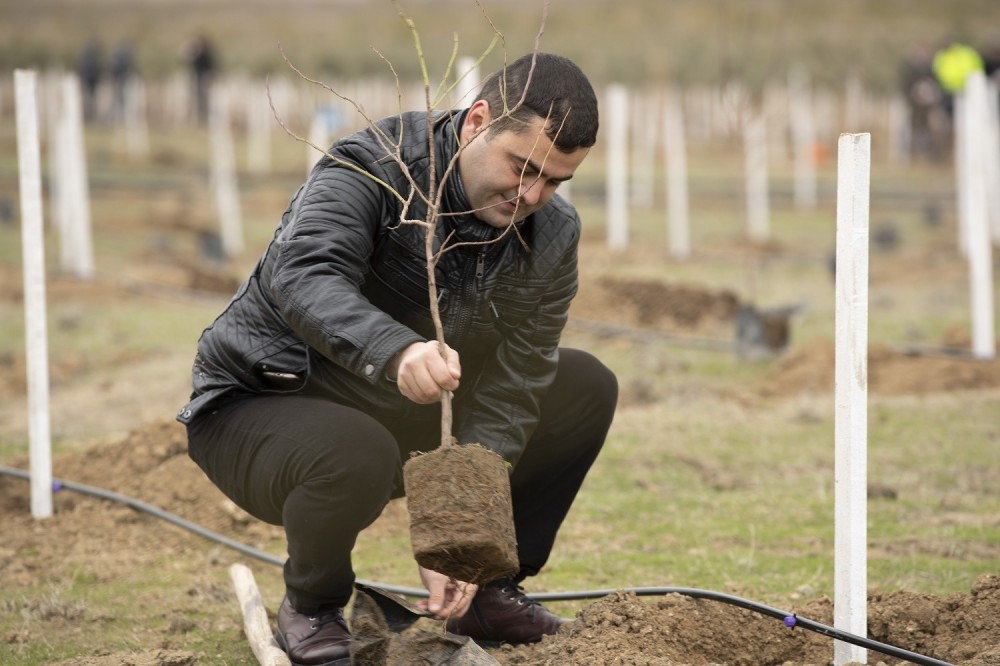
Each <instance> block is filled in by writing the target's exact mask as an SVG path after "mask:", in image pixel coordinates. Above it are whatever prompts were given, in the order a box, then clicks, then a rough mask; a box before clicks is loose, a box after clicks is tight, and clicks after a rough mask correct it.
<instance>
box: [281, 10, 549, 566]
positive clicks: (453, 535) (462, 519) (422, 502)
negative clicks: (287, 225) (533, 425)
mask: <svg viewBox="0 0 1000 666" xmlns="http://www.w3.org/2000/svg"><path fill="white" fill-rule="evenodd" d="M478 4H479V3H478V2H477V5H478ZM394 6H395V7H396V10H397V13H398V14H399V16H400V18H401V19H402V20H403V21H404V22H405V23H406V25H407V27H408V29H409V30H410V34H411V36H412V38H413V43H414V47H415V51H416V57H417V60H418V63H419V65H420V71H421V75H422V78H423V89H424V102H425V105H426V110H427V121H426V122H427V141H428V156H429V164H428V174H429V175H428V178H427V184H426V186H423V187H422V186H421V184H420V183H419V182H418V179H417V178H416V177H415V176H414V175H413V173H412V172H411V170H410V167H409V165H408V164H407V163H406V162H405V161H404V158H403V154H402V145H403V137H402V136H398V137H396V136H391V135H390V134H388V133H387V132H386V131H385V130H384V129H383V128H381V127H380V126H379V125H378V124H377V123H376V122H375V121H374V120H373V119H372V118H371V117H369V116H368V115H367V114H366V112H365V111H364V109H363V108H362V107H361V105H360V104H359V103H358V102H357V101H356V100H353V99H351V98H349V97H347V96H346V95H344V94H341V93H340V92H338V91H337V90H335V89H334V88H332V87H330V86H328V85H326V84H324V83H322V82H320V81H317V80H315V79H312V78H309V77H308V76H306V75H305V74H304V73H302V72H301V71H300V70H299V69H298V68H296V67H295V66H294V65H293V64H292V63H291V62H290V61H289V60H288V58H287V57H286V56H285V54H284V52H283V51H282V57H283V58H284V60H285V62H286V63H287V64H288V66H289V67H290V68H291V69H292V70H293V71H295V72H296V74H298V75H299V76H300V77H301V78H302V79H304V80H305V81H307V82H309V83H311V84H314V85H318V86H320V87H322V88H323V89H325V90H326V91H328V92H330V93H331V94H333V95H335V96H336V97H338V98H340V99H342V100H344V101H345V102H347V103H349V104H351V105H352V106H353V107H354V109H355V110H356V111H357V112H358V113H359V114H360V115H361V116H362V117H363V118H364V120H365V122H366V123H367V126H368V129H369V131H370V132H371V133H372V134H373V135H374V136H375V137H376V140H377V141H378V142H379V144H380V146H381V147H382V149H384V151H385V159H388V160H392V161H393V162H394V163H395V165H396V166H397V167H398V168H399V170H400V172H401V173H402V174H403V176H404V178H405V180H406V182H407V184H408V186H409V189H408V190H407V191H406V192H405V193H404V192H401V191H399V190H397V189H396V188H394V187H393V186H392V185H390V184H389V183H387V182H385V181H383V180H380V179H379V178H378V177H377V176H376V175H374V174H372V173H371V172H369V171H367V170H365V169H363V168H362V167H360V166H358V165H357V164H354V163H351V162H348V161H346V160H343V159H341V158H339V157H337V156H336V155H334V154H331V152H329V151H328V150H326V149H324V148H322V147H320V146H316V145H314V144H312V143H310V142H309V141H308V140H307V139H305V138H303V137H301V136H299V135H298V134H296V133H294V132H293V131H291V130H290V129H289V128H288V127H287V125H286V124H285V123H284V122H283V121H282V120H281V118H280V117H279V116H278V114H277V112H276V111H275V110H274V106H273V103H272V107H271V108H272V112H273V113H274V115H275V118H276V119H277V121H278V123H279V124H280V125H281V127H282V128H283V129H284V130H285V132H286V133H288V134H289V135H290V136H292V137H293V138H295V139H296V140H298V141H300V142H303V143H306V144H308V145H310V146H312V148H314V149H316V150H318V151H320V152H321V153H323V154H324V155H326V156H327V157H328V158H329V159H330V160H331V162H332V164H333V165H334V166H337V167H344V168H349V169H352V170H354V171H356V172H358V173H359V174H362V175H363V176H365V177H367V178H370V179H372V180H373V181H375V182H376V183H378V184H379V185H380V186H381V187H383V188H384V189H385V190H386V191H387V192H388V193H389V194H390V195H391V196H392V197H394V198H395V199H396V200H397V201H398V202H399V203H400V205H401V213H400V215H399V221H398V223H399V224H400V225H417V226H419V227H421V228H422V229H423V231H424V241H425V243H424V255H425V261H426V276H427V291H428V293H427V297H428V306H429V311H430V319H431V321H432V323H433V327H434V331H435V336H436V339H437V343H438V348H439V349H440V350H441V353H442V356H443V355H444V354H445V350H446V340H445V334H444V326H443V323H442V320H441V313H440V308H439V305H438V284H437V278H436V271H435V269H436V268H437V266H438V264H439V262H440V261H441V258H442V257H443V256H444V255H445V254H446V253H448V252H451V251H454V250H457V249H458V248H461V247H467V246H470V245H483V244H488V243H496V242H499V241H500V240H501V239H504V238H506V237H507V236H508V234H514V235H517V234H518V231H517V227H516V226H515V224H514V222H515V219H514V217H513V215H512V217H511V221H510V224H509V225H507V226H506V227H505V228H504V229H503V231H502V233H501V234H499V235H498V237H496V238H494V239H492V240H488V241H479V242H461V241H457V240H455V239H454V238H453V237H452V234H448V235H447V236H446V237H445V238H444V239H442V240H441V241H440V242H438V233H437V232H438V223H439V220H440V218H441V216H442V214H443V213H442V208H443V205H444V199H443V193H444V191H445V185H446V183H447V182H448V181H449V179H451V178H452V177H455V176H456V172H457V168H458V161H459V157H460V156H461V154H462V152H463V150H464V145H463V144H462V143H461V142H460V141H459V137H458V136H457V134H458V129H457V128H456V129H455V130H454V131H455V132H456V136H455V140H456V142H457V143H458V144H459V145H458V148H457V150H456V152H455V154H454V155H453V156H452V157H451V159H449V160H448V162H447V163H446V164H438V162H437V150H436V146H435V139H434V131H433V125H434V122H435V119H436V118H437V117H439V116H440V114H441V113H451V111H438V109H439V108H440V106H441V105H442V104H443V103H444V102H446V101H447V100H448V99H449V96H450V94H451V93H452V91H453V90H454V89H455V88H456V86H457V85H458V84H459V83H460V82H461V75H460V76H459V77H458V78H457V79H456V80H454V81H452V78H453V76H452V69H453V67H454V63H455V62H456V57H457V53H458V40H457V38H456V39H455V40H454V43H453V48H452V53H451V56H450V58H449V60H448V64H447V69H446V72H445V75H444V77H443V78H442V81H441V83H440V84H438V85H437V86H436V87H435V86H432V83H431V77H430V74H429V71H428V66H427V59H426V57H425V54H424V51H423V47H422V45H421V41H420V37H419V34H418V31H417V29H416V26H415V24H414V22H413V20H412V19H411V18H409V17H408V16H407V15H406V14H405V13H404V12H403V11H402V10H401V8H400V7H399V5H398V4H396V3H394ZM480 8H481V5H480ZM546 14H547V4H546V6H545V11H544V12H543V16H542V27H543V28H544V23H545V17H546ZM483 15H484V16H485V18H486V20H487V21H488V22H489V24H490V26H491V28H492V30H493V32H494V37H493V39H492V41H491V43H490V45H489V47H488V48H487V49H485V50H484V52H483V53H482V55H480V57H479V58H478V60H477V61H476V65H477V66H478V65H479V64H480V63H481V62H482V61H483V60H484V59H485V58H486V56H487V55H489V53H490V52H491V51H492V50H493V49H494V48H495V46H496V44H497V43H498V42H503V35H502V34H501V33H500V32H499V31H498V30H497V29H496V27H495V26H494V24H493V23H492V21H491V20H490V19H489V17H488V16H487V15H486V13H485V11H484V12H483ZM541 35H542V29H540V30H539V31H538V33H537V35H536V39H535V48H534V51H533V53H535V54H537V52H538V42H539V40H540V38H541ZM375 52H376V54H377V55H378V56H379V57H380V58H381V59H382V60H383V61H384V62H385V63H386V64H387V66H388V67H389V69H390V71H391V72H392V75H393V77H394V79H395V81H396V87H397V91H398V90H400V81H399V76H398V74H397V73H396V70H395V68H394V67H393V66H392V63H390V62H389V61H388V59H386V58H385V57H384V56H383V55H382V54H381V53H379V52H378V51H377V50H375ZM504 55H505V62H506V52H505V54H504ZM533 71H534V61H533V62H532V67H531V70H530V71H529V74H528V78H527V82H526V84H525V90H524V92H523V93H522V95H521V98H520V99H519V100H518V101H517V102H516V103H515V104H514V105H513V106H509V107H508V106H507V102H506V100H507V95H506V94H501V99H503V100H505V102H504V104H505V108H503V109H500V110H493V115H492V116H491V120H490V122H489V123H488V124H487V125H486V126H484V127H483V128H481V129H480V130H479V131H478V134H481V133H484V132H488V131H489V130H490V128H491V127H492V126H493V125H494V124H495V123H497V122H498V121H500V120H501V119H504V118H506V117H508V116H509V115H510V114H511V113H513V112H514V111H516V110H517V109H518V107H519V106H520V105H521V104H522V103H523V101H524V96H525V95H526V94H527V89H528V86H529V85H530V81H531V75H532V73H533ZM498 83H499V85H500V86H505V85H506V81H505V76H500V77H499V81H498ZM501 92H502V93H506V90H503V91H501ZM268 98H269V100H270V95H268ZM497 111H499V112H497ZM546 120H547V119H546ZM542 126H543V127H544V126H545V123H543V125H542ZM453 127H454V125H453ZM478 134H477V136H478ZM439 173H440V178H439V177H438V174H439ZM521 178H522V180H523V179H524V178H525V173H523V172H522V174H521ZM519 191H520V188H519ZM415 202H420V203H421V204H422V206H423V207H425V208H426V212H425V213H424V216H423V218H422V219H420V218H417V217H411V215H410V211H411V207H413V204H414V203H415ZM477 212H479V209H477V210H469V211H449V212H448V214H475V213H477ZM517 238H518V241H519V242H521V243H522V245H525V243H524V240H523V239H522V238H520V236H517ZM525 246H526V245H525ZM440 402H441V438H440V442H439V445H438V446H437V447H436V449H434V450H432V451H430V452H428V453H423V454H418V455H415V456H412V457H411V458H410V459H408V460H407V461H406V464H405V465H404V469H403V472H404V482H405V485H406V493H407V498H408V508H409V511H410V533H411V541H412V546H413V551H414V555H415V557H416V560H417V562H418V564H420V565H421V566H423V567H425V568H428V569H432V570H435V571H438V572H441V573H444V574H446V575H449V576H452V577H453V578H455V579H457V580H462V581H467V582H473V583H485V582H489V581H490V580H494V579H496V578H500V577H503V576H506V575H511V574H513V573H515V572H516V571H517V570H518V561H517V548H516V545H517V542H516V535H515V531H514V525H513V512H512V509H511V497H510V479H509V465H508V464H507V463H506V461H504V459H503V458H502V457H500V456H499V455H498V454H496V453H495V452H493V451H491V450H490V449H489V448H487V446H484V445H488V443H465V444H461V445H460V444H459V443H458V442H457V441H456V439H455V438H454V436H453V435H452V420H453V416H452V395H451V393H450V392H449V391H442V393H441V400H440Z"/></svg>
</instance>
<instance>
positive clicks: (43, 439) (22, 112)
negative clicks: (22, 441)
mask: <svg viewBox="0 0 1000 666" xmlns="http://www.w3.org/2000/svg"><path fill="white" fill-rule="evenodd" d="M14 85H15V89H16V92H15V95H16V99H17V162H18V179H19V181H20V192H21V244H22V248H23V255H24V320H25V344H26V346H27V351H26V355H27V366H28V432H29V446H30V466H31V515H32V516H34V517H35V518H48V517H50V516H51V515H52V438H51V433H50V422H49V351H48V329H47V325H46V318H45V241H44V238H43V232H42V169H41V158H40V148H39V138H38V92H37V88H38V86H37V75H36V73H35V72H34V71H32V70H23V69H18V70H15V71H14Z"/></svg>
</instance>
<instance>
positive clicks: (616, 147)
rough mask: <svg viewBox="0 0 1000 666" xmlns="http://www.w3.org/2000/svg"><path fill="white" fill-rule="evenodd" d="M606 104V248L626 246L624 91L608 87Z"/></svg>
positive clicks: (622, 88) (626, 152)
mask: <svg viewBox="0 0 1000 666" xmlns="http://www.w3.org/2000/svg"><path fill="white" fill-rule="evenodd" d="M607 96H608V97H607V100H608V114H607V115H608V139H607V146H608V163H607V164H608V172H607V176H606V178H607V193H608V203H607V234H608V246H609V247H610V248H611V249H613V250H624V249H625V248H626V246H628V91H627V90H626V89H625V86H623V85H620V84H612V85H611V86H610V87H609V88H608V91H607Z"/></svg>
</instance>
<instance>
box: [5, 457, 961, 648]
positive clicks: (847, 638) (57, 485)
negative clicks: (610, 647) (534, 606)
mask: <svg viewBox="0 0 1000 666" xmlns="http://www.w3.org/2000/svg"><path fill="white" fill-rule="evenodd" d="M0 474H5V475H7V476H13V477H16V478H20V479H24V480H29V481H30V480H31V475H30V474H29V473H28V472H26V471H24V470H20V469H16V468H14V467H7V466H5V465H0ZM62 489H65V490H72V491H75V492H78V493H81V494H84V495H90V496H92V497H98V498H101V499H107V500H111V501H113V502H119V503H121V504H125V505H127V506H130V507H132V508H133V509H138V510H139V511H143V512H146V513H149V514H150V515H153V516H156V517H157V518H160V519H162V520H165V521H167V522H170V523H173V524H174V525H177V526H178V527H183V528H184V529H186V530H188V531H190V532H193V533H195V534H197V535H199V536H203V537H205V538H206V539H209V540H211V541H214V542H216V543H218V544H221V545H223V546H226V547H228V548H231V549H233V550H236V551H237V552H240V553H243V554H244V555H247V556H249V557H252V558H254V559H257V560H260V561H262V562H267V563H268V564H274V565H277V566H279V567H280V566H284V563H285V560H284V559H282V558H279V557H276V556H274V555H271V554H270V553H267V552H265V551H262V550H258V549H256V548H253V547H252V546H247V545H246V544H243V543H240V542H238V541H235V540H233V539H230V538H229V537H226V536H223V535H221V534H217V533H215V532H212V531H211V530H208V529H206V528H204V527H202V526H200V525H197V524H195V523H192V522H190V521H187V520H184V519H183V518H180V517H179V516H176V515H174V514H171V513H169V512H167V511H164V510H162V509H159V508H157V507H155V506H152V505H151V504H147V503H145V502H143V501H141V500H137V499H134V498H132V497H128V496H126V495H121V494H118V493H115V492H112V491H110V490H103V489H101V488H95V487H94V486H88V485H84V484H81V483H75V482H72V481H62V480H53V482H52V490H53V491H56V490H62ZM356 582H357V584H358V585H359V586H363V587H365V588H368V590H369V591H374V590H377V591H381V592H386V593H389V594H390V595H403V596H404V597H416V598H426V597H427V596H428V593H427V590H423V589H420V588H415V587H400V586H397V585H385V584H383V583H379V582H375V581H368V580H362V579H358V580H357V581H356ZM615 592H631V593H633V594H635V595H636V596H664V595H667V594H680V595H683V596H687V597H692V598H695V599H710V600H712V601H720V602H722V603H726V604H730V605H733V606H738V607H740V608H745V609H747V610H751V611H754V612H756V613H761V614H762V615H768V616H770V617H773V618H776V619H778V620H781V622H782V624H783V625H784V626H786V627H788V628H789V629H795V628H796V627H801V628H803V629H808V630H809V631H814V632H816V633H818V634H822V635H824V636H828V637H830V638H833V639H834V640H839V641H843V642H845V643H851V644H852V645H857V646H858V647H863V648H866V649H869V650H874V651H876V652H880V653H882V654H885V655H888V656H890V657H895V658H897V659H904V660H906V661H909V662H911V663H913V664H917V665H918V666H954V664H951V663H949V662H947V661H941V660H940V659H935V658H933V657H928V656H925V655H922V654H918V653H916V652H910V651H909V650H904V649H903V648H900V647H896V646H895V645H889V644H887V643H881V642H879V641H876V640H872V639H870V638H867V637H864V636H858V635H856V634H851V633H849V632H846V631H842V630H840V629H836V628H835V627H830V626H828V625H825V624H821V623H819V622H814V621H813V620H809V619H807V618H804V617H802V616H800V615H795V614H793V613H789V612H787V611H783V610H779V609H777V608H772V607H771V606H767V605H764V604H761V603H758V602H756V601H750V600H748V599H743V598H741V597H736V596H733V595H731V594H725V593H723V592H715V591H713V590H702V589H698V588H693V587H626V588H618V589H601V590H579V591H571V592H542V593H537V594H529V595H527V596H528V597H529V598H531V599H534V600H536V601H575V600H585V599H600V598H602V597H606V596H608V595H609V594H614V593H615ZM390 605H391V606H399V605H400V604H399V601H398V598H397V599H395V600H393V603H392V604H390ZM406 607H407V605H406V604H404V605H403V608H404V609H406ZM410 616H411V612H410V611H409V610H407V611H406V612H405V613H402V617H401V618H397V619H399V620H400V621H401V622H407V621H410V620H411V619H412V618H411V617H410Z"/></svg>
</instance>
